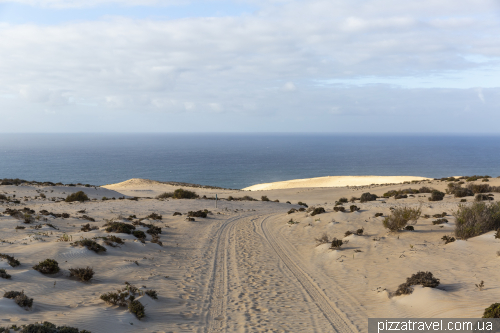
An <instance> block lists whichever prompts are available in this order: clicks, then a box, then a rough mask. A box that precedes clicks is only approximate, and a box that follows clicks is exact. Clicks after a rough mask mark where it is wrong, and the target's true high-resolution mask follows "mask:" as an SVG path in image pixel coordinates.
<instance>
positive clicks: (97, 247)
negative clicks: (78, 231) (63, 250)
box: [71, 238, 106, 253]
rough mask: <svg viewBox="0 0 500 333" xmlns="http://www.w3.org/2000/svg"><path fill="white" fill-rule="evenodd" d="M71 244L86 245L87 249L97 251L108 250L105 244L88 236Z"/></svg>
mask: <svg viewBox="0 0 500 333" xmlns="http://www.w3.org/2000/svg"><path fill="white" fill-rule="evenodd" d="M71 246H85V247H86V248H87V249H89V250H91V251H94V252H95V253H101V252H106V248H105V247H104V246H102V245H100V244H98V243H97V242H96V241H93V240H91V239H88V238H85V239H82V240H79V241H76V242H74V243H71Z"/></svg>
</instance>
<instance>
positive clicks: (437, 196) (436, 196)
mask: <svg viewBox="0 0 500 333" xmlns="http://www.w3.org/2000/svg"><path fill="white" fill-rule="evenodd" d="M443 198H444V193H443V192H440V191H437V190H434V191H432V192H431V196H430V197H429V201H441V200H443Z"/></svg>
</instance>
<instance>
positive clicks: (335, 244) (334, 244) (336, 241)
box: [330, 238, 347, 249]
mask: <svg viewBox="0 0 500 333" xmlns="http://www.w3.org/2000/svg"><path fill="white" fill-rule="evenodd" d="M346 242H347V241H346ZM343 244H344V242H343V241H342V239H337V238H334V239H333V240H332V245H331V247H330V248H331V249H340V247H341V246H342V245H343Z"/></svg>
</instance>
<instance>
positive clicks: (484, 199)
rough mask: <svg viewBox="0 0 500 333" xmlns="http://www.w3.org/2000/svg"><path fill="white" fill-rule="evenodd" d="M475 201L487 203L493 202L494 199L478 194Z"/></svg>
mask: <svg viewBox="0 0 500 333" xmlns="http://www.w3.org/2000/svg"><path fill="white" fill-rule="evenodd" d="M475 200H476V201H489V200H494V198H493V197H492V196H490V195H487V194H482V193H480V194H476V197H475Z"/></svg>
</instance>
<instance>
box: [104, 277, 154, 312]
mask: <svg viewBox="0 0 500 333" xmlns="http://www.w3.org/2000/svg"><path fill="white" fill-rule="evenodd" d="M125 285H126V286H125V287H124V288H123V289H118V292H116V293H113V292H109V293H105V294H102V295H101V299H102V300H103V301H104V302H106V303H108V304H112V305H118V306H121V307H128V310H129V311H130V312H131V313H133V314H134V315H135V316H136V317H137V319H141V318H143V317H144V316H145V315H146V314H145V311H144V305H142V304H141V302H139V301H137V300H136V299H135V295H137V294H142V292H140V291H139V289H138V288H137V287H135V286H133V285H131V284H130V283H128V282H125Z"/></svg>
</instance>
